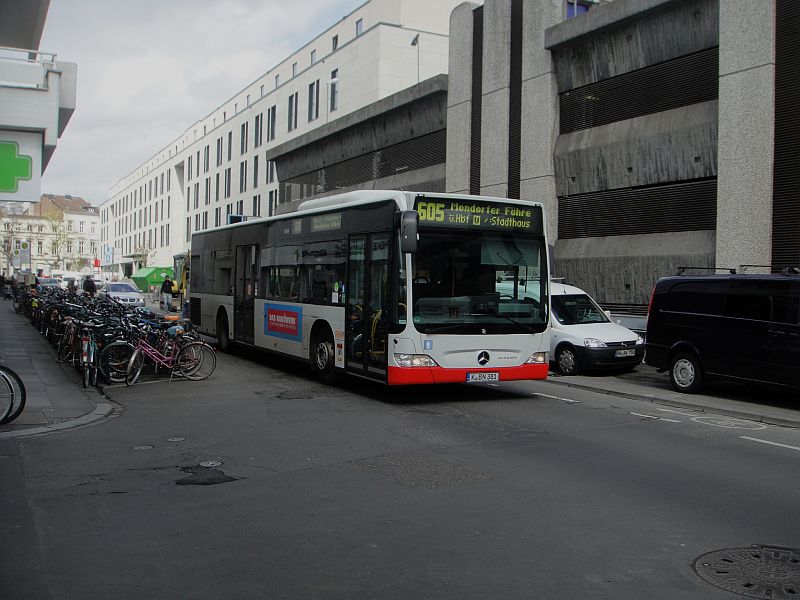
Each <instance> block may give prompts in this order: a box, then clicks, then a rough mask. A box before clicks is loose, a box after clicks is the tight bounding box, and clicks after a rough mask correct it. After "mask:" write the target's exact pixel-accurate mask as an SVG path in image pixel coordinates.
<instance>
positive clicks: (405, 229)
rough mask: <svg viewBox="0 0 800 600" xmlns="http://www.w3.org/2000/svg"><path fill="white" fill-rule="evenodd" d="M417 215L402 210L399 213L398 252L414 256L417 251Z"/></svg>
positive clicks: (416, 213)
mask: <svg viewBox="0 0 800 600" xmlns="http://www.w3.org/2000/svg"><path fill="white" fill-rule="evenodd" d="M418 224H419V213H418V212H417V211H415V210H404V211H403V212H402V213H400V251H401V252H406V253H408V254H414V253H415V252H416V251H417V225H418Z"/></svg>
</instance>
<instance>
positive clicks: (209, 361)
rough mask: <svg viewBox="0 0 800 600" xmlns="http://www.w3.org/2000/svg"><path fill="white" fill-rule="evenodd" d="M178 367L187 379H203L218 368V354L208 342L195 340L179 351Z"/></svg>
mask: <svg viewBox="0 0 800 600" xmlns="http://www.w3.org/2000/svg"><path fill="white" fill-rule="evenodd" d="M176 368H177V369H178V371H179V372H180V374H181V375H183V376H184V377H186V379H190V380H192V381H201V380H203V379H205V378H206V377H208V376H210V375H211V374H212V373H213V372H214V369H216V368H217V355H216V354H215V353H214V350H213V348H211V346H209V345H208V344H204V343H202V342H193V343H191V344H187V345H185V346H184V347H183V348H181V349H180V352H178V356H177V358H176Z"/></svg>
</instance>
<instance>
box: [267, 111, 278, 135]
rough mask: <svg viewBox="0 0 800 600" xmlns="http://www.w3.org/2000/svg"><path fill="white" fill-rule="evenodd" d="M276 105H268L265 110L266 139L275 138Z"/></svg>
mask: <svg viewBox="0 0 800 600" xmlns="http://www.w3.org/2000/svg"><path fill="white" fill-rule="evenodd" d="M277 108H278V107H277V106H270V107H269V109H268V110H267V141H268V142H271V141H273V140H274V139H275V120H276V119H275V117H276V116H277Z"/></svg>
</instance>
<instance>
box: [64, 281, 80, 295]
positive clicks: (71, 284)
mask: <svg viewBox="0 0 800 600" xmlns="http://www.w3.org/2000/svg"><path fill="white" fill-rule="evenodd" d="M67 291H68V292H69V293H70V294H74V293H75V292H77V291H78V286H77V285H75V279H70V280H69V281H68V282H67Z"/></svg>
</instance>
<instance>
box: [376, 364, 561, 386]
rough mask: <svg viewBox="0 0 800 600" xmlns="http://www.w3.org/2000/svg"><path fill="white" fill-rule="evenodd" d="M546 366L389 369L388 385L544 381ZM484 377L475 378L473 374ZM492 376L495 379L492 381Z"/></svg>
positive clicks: (391, 367)
mask: <svg viewBox="0 0 800 600" xmlns="http://www.w3.org/2000/svg"><path fill="white" fill-rule="evenodd" d="M547 371H548V365H547V364H546V363H545V364H530V365H520V366H518V367H502V368H496V369H445V368H443V367H393V366H390V367H389V374H388V381H387V382H388V384H389V385H425V384H432V383H467V382H468V381H470V380H471V379H479V380H480V381H518V380H525V379H546V378H547ZM476 373H483V374H485V375H483V376H478V377H475V376H474V375H473V374H476ZM494 374H496V375H497V378H496V379H494V378H493V377H494Z"/></svg>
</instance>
